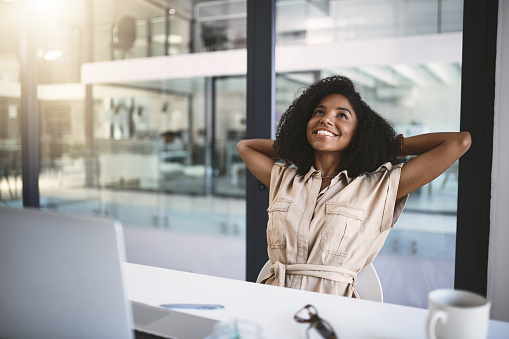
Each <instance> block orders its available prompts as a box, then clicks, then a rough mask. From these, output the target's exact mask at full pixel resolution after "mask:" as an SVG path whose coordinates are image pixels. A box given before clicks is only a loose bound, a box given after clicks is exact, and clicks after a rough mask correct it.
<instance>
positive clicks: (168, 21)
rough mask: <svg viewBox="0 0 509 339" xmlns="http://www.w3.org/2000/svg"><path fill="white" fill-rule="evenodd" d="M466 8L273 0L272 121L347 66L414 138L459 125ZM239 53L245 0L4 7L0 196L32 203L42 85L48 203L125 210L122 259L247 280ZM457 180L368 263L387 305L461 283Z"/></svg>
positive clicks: (445, 182)
mask: <svg viewBox="0 0 509 339" xmlns="http://www.w3.org/2000/svg"><path fill="white" fill-rule="evenodd" d="M462 18H463V2H462V1H458V0H439V1H437V0H416V1H407V0H383V1H380V0H355V1H354V0H341V1H340V0H313V1H309V0H307V1H306V0H279V1H277V2H276V112H275V119H276V120H275V121H274V125H277V119H278V118H279V117H280V115H281V113H283V112H284V111H285V109H286V108H287V107H288V105H289V104H290V103H291V102H292V101H293V99H294V98H295V97H296V96H297V95H298V94H299V93H300V91H301V90H302V89H303V88H304V87H305V86H308V85H309V84H311V83H313V82H314V81H316V80H318V79H320V78H322V77H325V76H328V75H332V74H343V75H346V76H348V77H350V78H351V79H352V80H353V81H354V82H355V83H356V84H357V86H358V89H359V90H360V92H361V94H362V95H363V97H364V99H365V100H366V101H367V102H368V103H369V104H370V105H371V106H372V107H373V108H374V109H375V110H377V111H378V112H379V113H381V114H382V115H383V116H385V117H386V118H387V119H389V120H390V121H391V122H392V123H393V124H394V126H395V128H396V130H397V132H399V133H403V134H404V135H405V136H411V135H414V134H419V133H423V132H436V131H458V130H459V122H460V97H461V96H460V94H461V93H460V89H461V66H462V65H461V55H462V50H461V46H462ZM27 55H28V56H29V57H32V59H30V60H32V62H27V60H26V57H27ZM246 64H247V62H246V1H245V0H221V1H200V0H194V1H191V0H75V1H64V0H46V1H44V0H32V1H30V0H18V1H15V0H10V1H7V0H0V203H1V204H5V205H9V206H14V207H21V206H22V205H23V203H22V195H21V192H22V186H23V182H22V179H21V166H22V161H21V136H22V132H21V128H20V120H21V118H20V107H21V105H22V102H21V96H22V92H23V88H24V86H29V87H30V86H33V88H36V111H37V118H38V128H39V129H38V131H39V132H38V141H37V143H38V147H39V149H38V150H39V155H40V161H39V167H40V168H39V176H38V182H39V189H40V207H41V208H42V209H48V210H55V211H59V212H70V213H78V214H86V215H95V216H104V217H110V218H116V219H118V220H120V221H121V222H122V223H123V225H124V227H125V229H124V232H125V241H126V250H127V258H128V260H129V261H130V262H135V263H141V264H146V265H153V266H159V267H166V268H172V269H178V270H185V271H191V272H197V273H204V274H211V275H217V276H222V277H228V278H234V279H242V280H244V279H245V275H246V267H245V266H246V264H245V262H246V258H245V256H246V255H245V249H246V241H249V239H246V220H245V219H246V212H245V210H246V202H245V195H246V185H245V175H246V169H245V166H244V165H243V163H242V161H241V159H240V157H239V155H238V153H237V150H236V144H237V142H238V141H239V140H240V139H242V138H244V137H245V135H246ZM23 65H25V67H26V65H30V67H31V70H32V71H33V72H35V74H32V77H28V78H29V79H31V80H30V81H31V83H30V81H29V83H28V84H27V83H24V82H23V81H24V79H26V78H27V76H26V75H25V77H24V78H23V72H22V69H23ZM457 180H458V175H457V166H456V165H453V166H452V167H451V168H450V169H449V170H448V171H446V172H445V173H444V174H443V175H442V176H440V177H439V178H438V179H436V180H435V181H433V182H432V183H430V184H429V185H427V186H425V187H423V188H421V189H419V190H418V191H416V192H414V193H413V194H411V196H410V199H409V201H408V204H407V207H406V210H405V211H404V213H403V215H402V217H401V218H400V220H399V222H398V223H397V224H396V227H395V228H394V229H393V230H392V231H391V233H390V235H389V237H388V239H387V242H386V244H385V245H384V247H383V249H382V251H381V253H380V255H379V257H378V258H377V259H376V260H375V266H376V268H377V270H378V273H379V275H380V279H381V281H382V285H383V288H384V294H385V301H386V302H392V303H399V304H404V305H412V306H418V307H426V303H427V301H426V296H427V293H428V291H430V290H432V289H435V288H440V287H453V284H454V260H455V257H454V256H455V241H456V209H457V192H458V181H457ZM260 227H261V228H265V225H260Z"/></svg>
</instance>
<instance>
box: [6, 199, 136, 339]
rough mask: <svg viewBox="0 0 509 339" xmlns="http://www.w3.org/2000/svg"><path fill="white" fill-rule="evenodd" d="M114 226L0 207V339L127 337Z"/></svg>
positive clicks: (119, 242) (118, 235)
mask: <svg viewBox="0 0 509 339" xmlns="http://www.w3.org/2000/svg"><path fill="white" fill-rule="evenodd" d="M124 258H125V253H124V243H123V236H122V227H121V225H120V223H119V222H117V221H113V220H108V219H101V218H93V217H86V216H77V215H66V214H62V213H53V212H48V211H40V210H33V209H27V208H24V209H20V208H9V207H3V206H0V338H132V329H131V328H132V325H131V324H132V314H131V313H132V310H131V306H130V302H129V301H127V299H126V295H125V292H124V288H123V283H122V272H121V265H120V263H121V262H122V261H124Z"/></svg>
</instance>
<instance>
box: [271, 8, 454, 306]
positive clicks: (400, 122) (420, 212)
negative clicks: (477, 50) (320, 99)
mask: <svg viewBox="0 0 509 339" xmlns="http://www.w3.org/2000/svg"><path fill="white" fill-rule="evenodd" d="M277 4H278V6H277V9H278V16H277V20H278V21H277V27H278V40H277V46H278V47H279V48H280V49H281V48H282V46H287V45H292V46H293V48H295V46H300V49H295V50H293V51H294V53H295V54H299V55H303V54H305V53H306V51H308V50H310V51H314V53H315V54H314V55H315V58H316V59H320V58H322V59H323V60H325V62H326V63H327V67H323V66H321V65H320V63H319V62H316V63H314V62H313V60H309V61H308V64H307V65H308V69H314V72H309V73H308V74H314V77H315V78H316V77H318V78H321V77H326V76H329V75H333V74H341V75H345V76H348V77H350V78H351V79H352V80H353V81H354V82H355V83H356V86H357V87H358V90H359V91H360V92H361V95H362V97H363V99H364V100H365V101H366V102H367V103H368V104H369V105H370V106H371V107H372V108H373V109H375V111H377V112H379V113H380V114H381V115H382V116H384V117H385V118H387V119H388V120H389V121H391V122H392V124H393V125H394V127H395V129H396V131H397V132H398V133H402V134H403V135H404V136H412V135H416V134H421V133H426V132H440V131H458V130H459V123H460V94H461V59H460V57H459V56H460V55H461V43H459V44H451V45H449V46H445V49H444V50H446V51H448V52H451V49H454V48H456V50H455V51H454V53H455V55H457V56H458V57H457V58H456V59H455V60H454V61H451V60H450V59H447V58H443V57H442V56H440V55H437V54H435V53H433V52H432V50H433V48H431V49H427V43H426V42H425V40H424V39H427V38H428V37H429V36H432V37H434V38H437V39H440V37H441V36H449V35H448V33H451V32H461V31H462V26H461V18H462V2H460V1H442V2H439V4H440V5H439V6H437V2H435V1H412V2H407V1H384V2H379V1H312V2H304V1H303V2H299V1H297V2H295V1H278V2H277ZM289 18H292V20H289ZM296 18H297V20H296ZM285 19H288V20H287V21H285ZM453 35H454V34H453ZM413 39H415V40H414V41H415V43H412V41H413ZM455 39H456V41H458V40H459V41H461V34H459V35H457V36H456V38H455ZM402 41H405V42H404V43H401V42H402ZM436 41H437V43H439V42H438V41H439V40H436ZM379 43H381V45H378V44H379ZM407 43H409V45H406V44H407ZM408 46H412V47H408ZM458 46H459V47H458ZM378 47H381V48H380V49H377V48H378ZM310 48H311V49H310ZM296 51H298V52H296ZM352 51H353V52H352ZM325 53H326V54H330V55H336V56H337V58H336V60H329V59H325V58H323V57H322V55H323V54H325ZM353 53H355V55H354V56H353V57H352V59H350V54H353ZM386 53H390V54H392V56H391V57H389V58H385V54H386ZM289 55H290V54H286V53H283V52H280V53H279V54H278V53H276V64H279V63H280V64H285V63H286V64H288V63H294V60H293V58H289ZM309 55H313V54H312V53H310V54H309ZM401 55H404V56H401ZM423 56H424V57H423ZM278 58H279V59H278ZM282 58H283V59H282ZM295 63H296V64H297V62H295ZM310 65H311V66H310ZM302 75H303V74H302V72H301V73H292V72H289V73H285V76H286V77H291V76H294V77H297V76H298V77H299V78H298V79H300V80H301V81H302V82H303V83H305V84H311V83H312V81H313V77H312V76H308V79H306V78H305V77H303V76H302ZM280 77H282V75H280ZM280 80H281V79H279V81H280ZM276 90H277V98H278V99H277V100H280V101H278V103H280V102H281V103H283V101H284V102H285V104H287V103H288V102H289V101H290V100H293V98H295V97H296V96H297V95H298V94H299V90H298V88H295V87H294V90H295V91H294V92H293V94H294V95H293V97H292V96H291V95H290V93H291V90H290V91H289V92H290V93H289V92H288V91H285V90H284V89H282V88H280V87H277V89H276ZM282 97H287V98H288V99H286V100H283V99H282ZM284 106H285V105H284V104H282V105H281V106H278V109H279V107H281V108H282V109H284ZM276 123H277V121H276ZM407 160H408V159H400V161H402V162H404V161H407ZM457 170H458V167H457V164H454V165H453V166H452V167H451V168H450V169H449V170H447V171H446V172H445V173H444V174H443V175H441V176H440V177H439V178H437V179H436V180H434V181H433V182H431V183H429V184H428V185H426V186H424V187H422V188H420V189H419V190H417V191H415V192H413V193H412V194H410V198H409V200H408V203H407V205H406V208H405V211H404V212H403V214H402V216H401V218H400V219H399V221H398V223H397V224H396V226H395V227H394V229H393V230H391V232H390V233H389V236H388V238H387V241H386V243H385V245H384V247H383V248H382V250H381V252H380V254H379V256H378V257H377V258H376V259H375V261H374V265H375V267H376V269H377V271H378V274H379V276H380V280H381V282H382V286H383V290H384V301H386V302H389V303H398V304H404V305H412V306H418V307H426V305H427V293H428V292H429V291H430V290H432V289H436V288H442V287H450V288H452V287H453V286H454V260H455V258H454V256H455V239H456V207H457V194H458V181H457V179H458V173H457Z"/></svg>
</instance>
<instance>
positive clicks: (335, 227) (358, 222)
mask: <svg viewBox="0 0 509 339" xmlns="http://www.w3.org/2000/svg"><path fill="white" fill-rule="evenodd" d="M325 213H326V215H325V224H324V226H323V231H322V238H321V241H320V246H321V248H322V250H323V251H324V252H327V253H330V254H334V255H339V256H343V257H344V256H347V255H348V253H349V252H350V251H351V249H352V247H353V246H354V245H355V244H356V242H357V241H358V240H359V238H360V235H361V234H362V232H363V219H364V209H362V208H361V207H355V206H345V205H343V204H339V203H331V202H329V203H327V204H326V205H325Z"/></svg>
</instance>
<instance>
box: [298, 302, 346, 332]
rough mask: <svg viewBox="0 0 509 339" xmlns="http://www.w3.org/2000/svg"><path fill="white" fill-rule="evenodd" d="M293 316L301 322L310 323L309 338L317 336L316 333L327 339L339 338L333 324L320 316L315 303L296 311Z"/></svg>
mask: <svg viewBox="0 0 509 339" xmlns="http://www.w3.org/2000/svg"><path fill="white" fill-rule="evenodd" d="M293 318H294V319H295V321H297V322H299V323H309V324H310V325H309V327H308V329H307V330H306V338H308V339H310V338H313V337H316V334H319V335H320V336H321V337H322V338H325V339H338V337H337V335H336V333H335V332H334V329H333V328H332V326H331V325H330V324H329V323H328V322H327V321H325V320H323V319H322V318H320V317H319V316H318V311H317V310H316V308H315V307H314V306H313V305H306V306H304V307H303V308H301V309H300V310H299V311H297V313H295V315H294V316H293Z"/></svg>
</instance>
